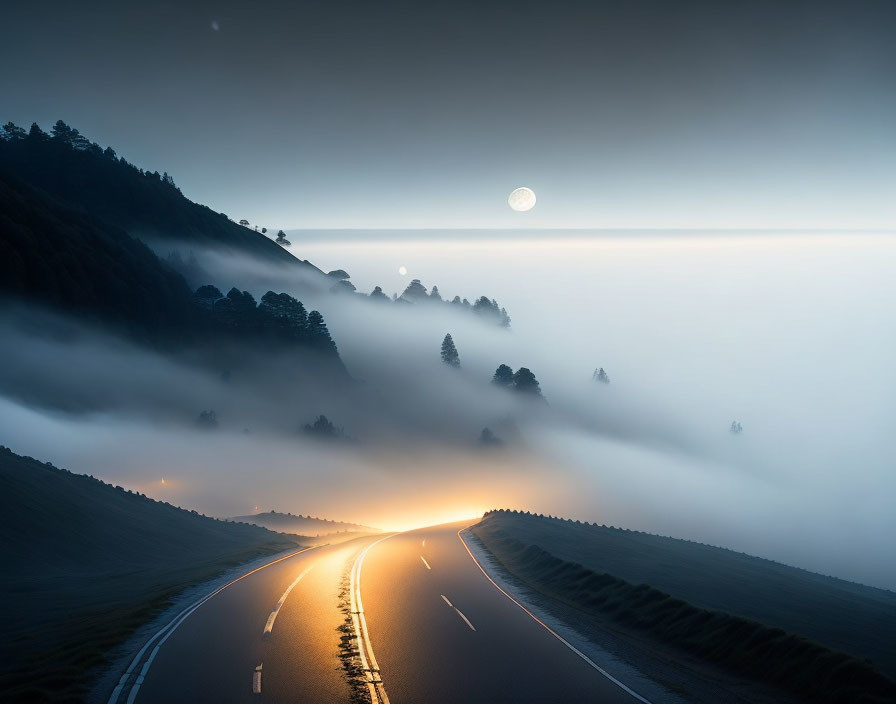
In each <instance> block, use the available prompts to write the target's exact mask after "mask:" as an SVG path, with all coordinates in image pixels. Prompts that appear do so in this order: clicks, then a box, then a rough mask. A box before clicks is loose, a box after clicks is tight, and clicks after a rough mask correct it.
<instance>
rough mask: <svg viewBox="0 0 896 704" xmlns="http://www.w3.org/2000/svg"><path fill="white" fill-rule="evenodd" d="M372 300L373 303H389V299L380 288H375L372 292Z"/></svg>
mask: <svg viewBox="0 0 896 704" xmlns="http://www.w3.org/2000/svg"><path fill="white" fill-rule="evenodd" d="M370 300H372V301H388V300H389V297H388V296H387V295H386V294H385V293H383V289H381V288H380V287H379V286H374V288H373V291H371V292H370Z"/></svg>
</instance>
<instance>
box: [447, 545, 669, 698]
mask: <svg viewBox="0 0 896 704" xmlns="http://www.w3.org/2000/svg"><path fill="white" fill-rule="evenodd" d="M464 530H465V529H464V528H461V529H460V530H459V531H457V537H458V539H459V540H460V542H461V543H463V546H464V549H465V550H466V551H467V554H468V555H469V556H470V559H472V560H473V562H475V563H476V566H477V567H478V568H479V571H480V572H482V574H483V575H485V578H486V579H487V580H488V581H489V582H491V584H492V586H493V587H494V588H495V589H497V590H498V591H499V592H501V593H502V594H503V595H504V596H506V597H507V598H508V599H510V600H511V601H512V602H513V603H514V604H516V605H517V606H519V607H520V608H521V609H522V610H523V611H525V612H526V613H527V614H528V615H529V616H530V617H531V618H532V619H533V620H534V621H535V622H536V623H538V625H540V626H541V627H542V628H544V629H545V630H546V631H548V633H550V634H551V635H552V636H554V638H556V639H557V640H559V641H560V642H561V643H563V645H565V646H566V647H567V648H569V649H570V650H571V651H572V652H574V653H575V654H576V655H578V656H579V657H580V658H582V660H584V661H585V662H586V663H588V664H589V665H590V666H591V667H593V668H594V669H595V670H597V671H598V672H599V673H600V674H602V675H603V676H604V677H606V678H607V679H608V680H610V682H612V683H613V684H615V685H616V686H617V687H619V688H620V689H622V690H623V691H625V692H626V693H627V694H630V695H631V696H632V697H634V698H635V699H637V700H638V701H639V702H643V703H644V704H651V703H650V701H649V700H647V699H645V698H644V697H642V696H641V695H640V694H638V693H637V692H635V691H634V690H633V689H631V688H630V687H628V686H627V685H625V684H624V683H622V682H620V681H619V680H617V679H616V678H615V677H613V675H611V674H610V673H609V672H607V671H606V670H604V669H603V668H602V667H601V666H600V665H598V664H597V663H596V662H594V660H592V659H591V658H589V657H588V656H587V655H585V653H583V652H582V651H581V650H579V649H578V648H576V647H575V646H574V645H573V644H572V643H570V642H569V641H568V640H566V639H565V638H564V637H563V636H561V635H560V634H559V633H557V631H555V630H554V629H553V628H551V627H550V626H549V625H548V624H546V623H545V622H544V621H542V620H541V619H540V618H538V616H536V615H535V614H534V613H532V611H530V610H529V609H528V608H527V607H526V606H525V605H523V604H522V603H520V602H519V601H518V600H517V599H515V598H514V597H513V596H511V595H510V594H508V593H507V592H506V591H504V589H502V588H501V587H500V586H499V585H498V583H497V582H495V580H493V579H492V578H491V576H490V575H489V573H488V572H486V571H485V568H484V567H483V566H482V565H481V564H479V560H477V559H476V556H475V555H474V554H473V551H472V550H470V546H469V545H467V541H465V540H464V538H463V536H462V535H461V533H462V532H463V531H464ZM443 598H444V597H443ZM449 605H450V604H449ZM458 613H460V612H458ZM470 627H471V628H472V626H470ZM474 630H475V629H474Z"/></svg>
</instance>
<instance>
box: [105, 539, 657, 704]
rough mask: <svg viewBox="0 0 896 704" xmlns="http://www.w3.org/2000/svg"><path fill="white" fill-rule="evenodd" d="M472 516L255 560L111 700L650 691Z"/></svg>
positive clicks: (150, 652) (459, 697)
mask: <svg viewBox="0 0 896 704" xmlns="http://www.w3.org/2000/svg"><path fill="white" fill-rule="evenodd" d="M469 523H470V522H467V523H458V524H449V525H443V526H434V527H431V528H424V529H420V530H414V531H408V532H406V533H399V534H394V535H386V536H369V537H365V538H357V539H355V540H351V541H348V542H345V543H340V544H338V545H332V546H322V547H317V548H311V549H305V550H301V551H297V552H295V553H293V554H290V555H287V556H284V557H281V558H279V559H277V560H274V561H272V562H271V563H269V564H267V565H265V566H263V567H261V568H258V569H256V570H253V571H252V572H250V573H248V574H246V575H244V576H243V577H241V578H239V579H237V580H235V581H233V582H231V583H230V584H228V585H225V586H224V587H222V588H220V589H218V590H216V591H215V592H213V593H212V594H211V595H209V596H207V597H206V598H205V599H204V600H200V601H199V602H197V603H195V604H193V605H191V606H190V607H188V608H186V609H184V611H183V612H181V613H180V614H178V616H177V617H175V618H174V619H173V620H172V621H171V622H170V623H168V624H166V626H165V627H164V628H162V629H160V631H159V632H158V633H156V634H155V635H154V636H153V638H152V639H151V640H150V642H148V643H147V644H146V647H145V648H144V649H143V650H141V651H140V653H139V654H137V656H136V657H135V658H134V660H133V662H132V663H131V666H130V667H129V668H128V672H127V673H125V674H124V675H123V676H122V678H121V681H120V682H119V685H118V686H117V687H116V688H115V691H114V692H113V693H112V694H111V696H110V698H109V704H124V703H125V702H127V704H133V702H139V703H140V704H152V703H155V702H159V703H162V702H164V703H166V704H168V703H176V702H206V701H209V702H254V703H259V702H290V703H300V702H314V703H320V704H328V703H330V702H333V703H342V702H366V701H371V700H372V701H373V702H375V703H382V704H421V703H427V704H428V703H432V704H455V703H457V702H469V703H477V702H482V703H494V702H514V703H519V702H558V703H559V702H564V703H566V702H596V703H597V702H606V703H608V704H633V703H635V702H646V699H644V698H642V697H640V696H639V695H638V694H636V693H635V692H632V691H631V690H629V689H628V688H627V687H626V685H625V684H623V683H622V682H618V681H616V680H614V679H613V678H612V677H611V676H610V675H608V674H607V673H605V672H603V671H602V670H601V668H600V666H599V664H598V663H594V662H592V661H590V660H589V659H588V658H587V657H586V656H584V655H583V654H582V653H580V652H578V651H577V650H575V648H573V647H572V646H571V645H570V644H568V643H566V642H565V641H564V640H563V639H562V638H560V637H559V636H558V635H557V634H555V633H554V632H553V631H551V630H550V629H549V628H548V627H547V626H546V625H545V624H543V623H541V622H540V621H538V620H537V619H536V618H535V617H534V616H532V615H531V614H530V613H528V612H527V611H526V610H525V607H523V606H522V605H521V604H518V603H516V602H515V601H514V600H513V598H512V596H511V595H509V594H507V593H505V592H503V591H502V590H501V589H500V588H499V587H498V586H497V585H496V584H495V583H493V582H492V581H491V580H490V579H489V577H488V576H487V575H486V573H485V571H484V570H483V569H482V568H481V567H480V565H479V563H478V562H477V560H476V558H475V557H474V556H473V553H471V552H470V550H469V549H468V547H467V544H466V543H465V540H464V536H465V534H464V533H462V532H461V529H463V528H465V527H466V526H467V525H469ZM468 539H469V538H468V537H467V540H468Z"/></svg>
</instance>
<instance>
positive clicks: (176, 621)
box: [108, 545, 324, 704]
mask: <svg viewBox="0 0 896 704" xmlns="http://www.w3.org/2000/svg"><path fill="white" fill-rule="evenodd" d="M322 547H324V545H314V546H312V547H310V548H302V549H301V550H296V551H295V552H293V553H290V554H289V555H284V556H283V557H278V558H277V559H276V560H271V561H270V562H268V563H266V564H264V565H262V566H261V567H256V568H255V569H254V570H251V571H249V572H246V573H245V574H243V575H240V576H239V577H237V578H236V579H234V580H232V581H230V582H228V583H227V584H225V585H224V586H221V587H218V588H217V589H215V590H214V591H213V592H211V593H210V594H207V595H205V596H204V597H202V598H201V599H199V600H198V601H195V602H193V603H192V604H190V605H189V606H188V607H187V608H185V609H184V610H183V611H181V612H180V613H179V614H178V615H177V616H175V617H174V618H173V619H171V620H170V621H169V622H168V623H167V624H166V625H165V626H163V627H162V628H160V629H159V630H158V631H156V634H155V635H154V636H153V637H152V638H150V639H149V640H148V641H146V643H145V644H144V646H143V647H142V648H141V649H140V652H138V653H137V654H136V655H135V656H134V659H133V660H131V664H130V665H128V669H127V670H126V671H125V673H124V674H123V675H122V676H121V679H120V680H119V681H118V684H117V685H116V687H115V689H113V690H112V694H111V695H110V696H109V701H108V704H116V703H117V702H118V698H119V696H121V693H122V692H123V691H124V689H125V686H126V685H127V682H128V680H129V679H130V677H131V673H133V671H134V668H135V667H136V666H137V664H138V663H139V662H140V660H141V658H142V657H143V655H144V653H146V651H147V649H148V648H149V647H150V646H151V645H152V644H153V643H154V642H155V641H156V639H157V638H159V637H161V636H162V635H164V634H166V632H167V635H165V637H164V638H162V640H160V641H159V644H158V645H156V646H155V647H154V648H153V650H152V653H151V655H150V656H149V659H148V660H147V661H146V662H145V663H144V665H143V669H142V670H141V672H140V674H139V675H138V676H137V681H136V682H135V683H134V685H133V686H132V688H131V692H130V694H129V695H128V698H127V701H128V704H133V702H134V700H135V699H136V698H137V692H139V691H140V685H142V684H143V679H144V678H145V677H146V673H147V672H149V666H150V665H151V664H152V661H153V660H154V659H155V657H156V653H158V652H159V648H160V647H161V646H162V644H163V643H164V642H165V641H166V640H168V638H170V637H171V634H172V633H174V631H176V630H177V627H178V626H180V624H181V623H183V622H184V620H186V618H187V617H188V616H189V615H190V614H192V613H193V612H194V611H195V610H196V609H198V608H199V607H200V606H202V605H203V604H204V603H205V602H207V601H208V600H209V599H211V598H212V597H213V596H215V594H217V593H219V592H221V591H223V590H224V589H227V587H229V586H230V585H231V584H236V583H237V582H239V581H240V580H243V579H245V578H246V577H248V576H250V575H253V574H255V573H256V572H260V571H261V570H263V569H264V568H265V567H270V566H271V565H276V564H277V563H278V562H283V561H284V560H288V559H289V558H291V557H295V556H296V555H298V554H300V553H303V552H308V551H309V550H314V549H315V548H322Z"/></svg>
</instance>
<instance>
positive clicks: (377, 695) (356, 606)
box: [349, 535, 392, 704]
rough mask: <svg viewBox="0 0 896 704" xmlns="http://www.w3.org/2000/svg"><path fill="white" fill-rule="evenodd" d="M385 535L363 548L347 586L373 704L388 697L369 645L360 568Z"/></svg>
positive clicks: (380, 703) (386, 700)
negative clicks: (362, 601)
mask: <svg viewBox="0 0 896 704" xmlns="http://www.w3.org/2000/svg"><path fill="white" fill-rule="evenodd" d="M391 537H392V536H391V535H387V536H386V537H384V538H380V539H379V540H377V541H374V542H372V543H371V544H370V545H368V546H367V547H366V548H364V549H363V550H362V551H361V552H360V553H359V554H358V557H356V558H355V564H354V565H352V571H351V576H350V578H349V579H350V584H349V601H350V604H351V611H352V625H353V626H354V627H355V640H357V642H358V654H359V655H360V656H361V669H362V670H363V671H364V676H365V678H366V680H367V691H368V692H369V693H370V701H371V702H372V703H373V704H389V696H388V695H387V694H386V688H385V686H384V685H383V679H382V677H380V666H379V664H378V663H377V661H376V656H375V655H374V654H373V646H372V645H371V643H370V633H368V632H367V619H366V618H365V617H364V606H363V605H362V603H361V567H362V565H363V564H364V558H365V557H367V553H368V552H370V549H371V548H372V547H373V546H374V545H377V544H379V543H381V542H383V541H384V540H388V539H389V538H391Z"/></svg>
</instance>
